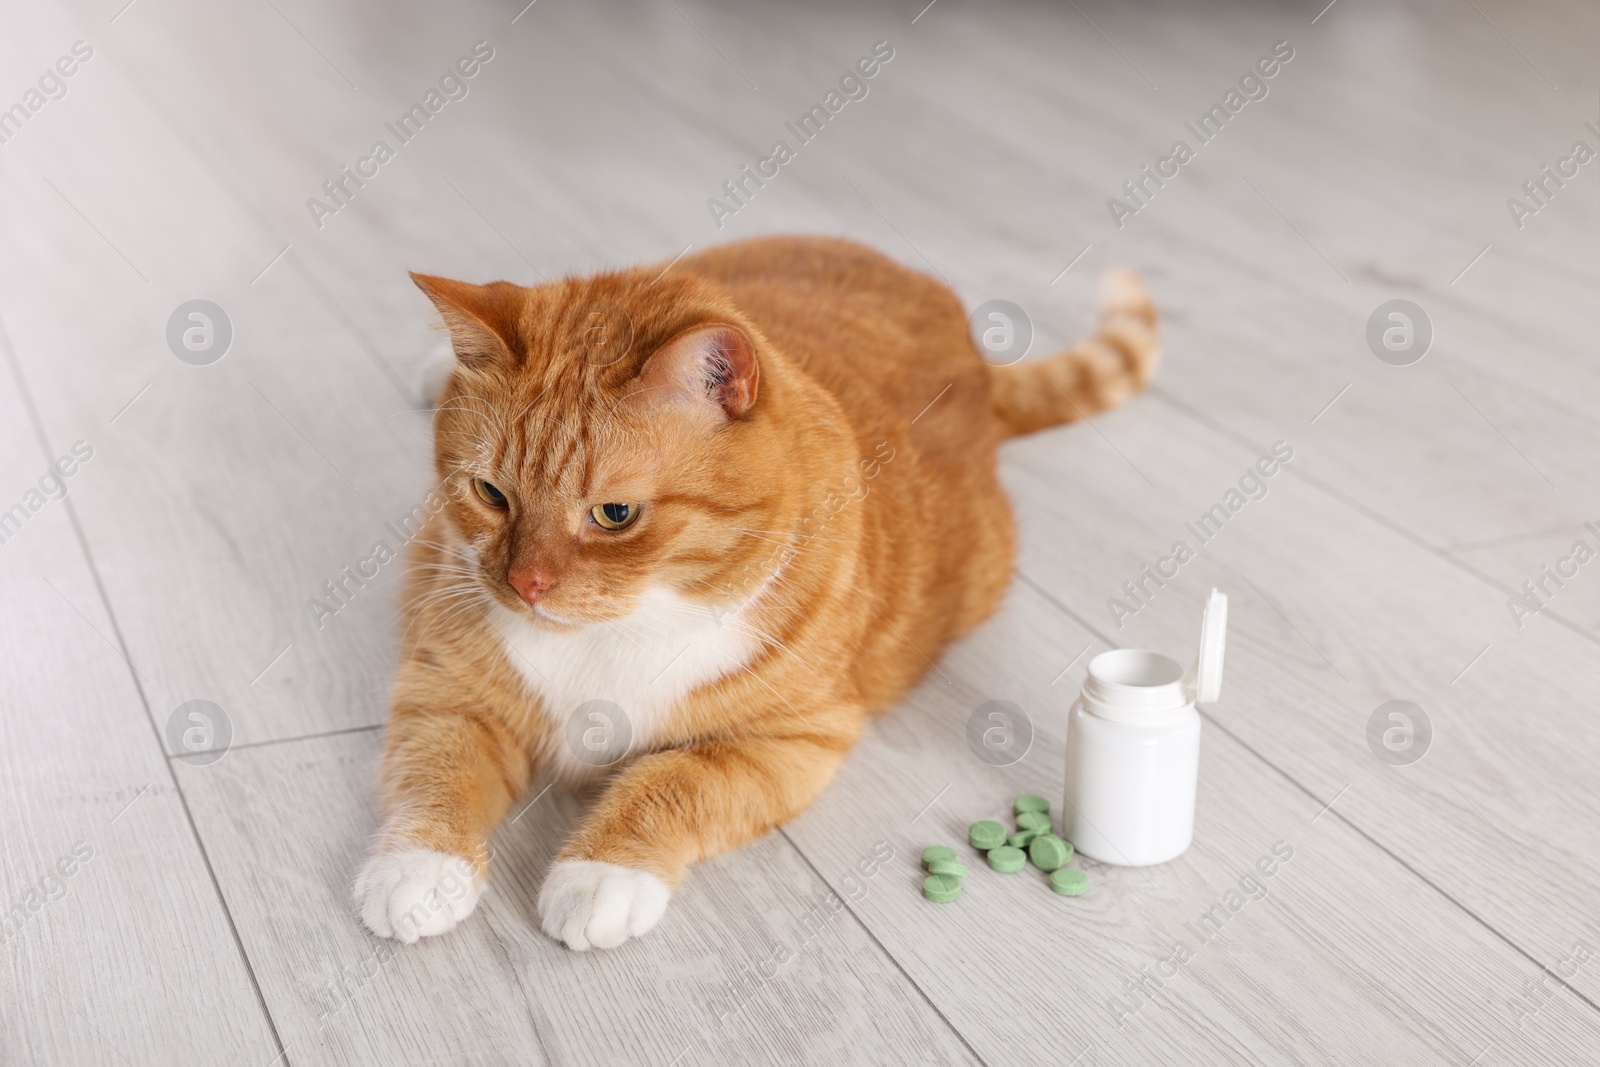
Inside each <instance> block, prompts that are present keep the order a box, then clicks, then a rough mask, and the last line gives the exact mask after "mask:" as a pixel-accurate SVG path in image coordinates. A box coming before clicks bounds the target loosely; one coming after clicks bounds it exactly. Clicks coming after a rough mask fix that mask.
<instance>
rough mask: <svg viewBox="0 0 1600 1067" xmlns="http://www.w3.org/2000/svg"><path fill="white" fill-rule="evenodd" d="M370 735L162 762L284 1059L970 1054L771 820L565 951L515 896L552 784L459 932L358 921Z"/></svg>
mask: <svg viewBox="0 0 1600 1067" xmlns="http://www.w3.org/2000/svg"><path fill="white" fill-rule="evenodd" d="M379 747H380V738H379V736H378V734H377V733H376V732H374V731H361V732H357V733H352V734H346V735H342V736H339V737H328V738H315V739H310V740H305V741H297V742H289V743H283V744H274V745H268V746H265V747H260V748H254V749H247V750H245V751H242V752H235V753H231V754H230V755H229V758H228V759H226V760H224V761H222V762H220V763H217V764H213V765H211V766H207V767H188V766H181V767H180V768H179V773H180V779H181V781H182V784H183V787H184V790H185V792H186V793H188V794H189V795H190V796H191V797H193V798H194V808H195V812H196V820H197V822H198V823H199V825H200V829H201V833H202V836H203V837H204V839H205V842H206V848H207V850H208V852H209V853H210V855H211V856H212V859H213V862H214V864H215V866H216V869H217V874H218V878H219V879H220V880H221V882H222V884H223V886H224V887H225V891H226V894H227V897H228V904H229V907H230V908H231V909H232V911H233V914H234V915H235V916H236V917H237V920H238V923H239V929H240V935H241V936H242V937H243V939H244V941H245V944H246V946H247V947H248V948H249V950H250V953H251V958H252V959H253V960H255V961H256V966H257V969H258V973H259V974H260V976H261V983H262V990H263V992H264V993H265V995H266V998H267V1003H268V1004H269V1005H270V1006H271V1009H272V1013H273V1017H274V1018H275V1019H276V1020H277V1024H278V1028H279V1032H280V1033H282V1035H283V1040H284V1044H285V1046H286V1048H287V1049H288V1050H289V1059H290V1060H291V1062H293V1063H296V1064H310V1063H372V1062H408V1063H410V1062H444V1063H463V1062H473V1063H503V1062H508V1061H516V1062H519V1063H524V1062H538V1063H620V1062H630V1063H633V1062H642V1063H655V1064H668V1063H672V1062H678V1063H729V1064H744V1063H772V1062H787V1061H796V1060H801V1059H807V1060H811V1059H816V1058H819V1057H821V1058H827V1057H838V1058H848V1057H851V1056H853V1055H857V1054H859V1053H860V1051H861V1050H863V1049H868V1048H873V1049H881V1050H885V1054H886V1055H888V1056H890V1057H892V1058H893V1059H895V1060H897V1061H900V1062H918V1063H975V1062H977V1060H976V1058H975V1057H974V1056H973V1054H972V1053H971V1052H970V1051H969V1050H968V1049H967V1047H966V1046H965V1045H964V1044H963V1042H962V1039H961V1038H960V1037H959V1036H958V1035H957V1034H956V1033H955V1032H954V1031H953V1030H951V1028H950V1027H949V1026H948V1025H947V1024H946V1023H945V1022H944V1021H943V1020H942V1019H941V1018H940V1017H939V1015H938V1013H937V1012H936V1011H935V1010H934V1008H933V1007H931V1006H930V1005H929V1003H928V1002H927V1001H926V1000H925V999H924V997H923V995H922V993H920V992H919V991H918V989H917V987H916V986H915V985H913V984H912V983H911V982H910V981H909V980H907V979H906V978H905V977H904V976H903V975H901V974H900V973H899V972H898V971H897V970H896V968H895V964H894V961H893V960H892V959H891V958H890V957H888V956H887V955H886V954H885V953H884V951H883V949H882V948H880V947H879V946H878V945H877V944H875V943H874V941H873V940H872V938H871V936H870V935H869V934H868V932H867V931H866V930H865V929H863V928H862V927H861V925H860V924H859V923H858V922H857V921H856V919H855V918H854V917H853V916H852V915H850V914H849V913H847V912H845V911H844V910H843V909H842V908H841V907H840V905H839V902H838V900H837V899H836V898H831V897H830V896H829V893H830V891H829V889H828V887H827V884H826V883H825V882H824V881H823V876H822V875H820V874H819V873H817V871H816V870H814V869H813V868H812V867H811V865H810V864H809V863H808V862H807V861H806V860H804V859H803V858H802V857H801V856H799V855H798V854H797V853H796V852H795V850H794V849H793V847H792V846H791V845H790V844H789V843H788V842H787V841H786V840H785V839H784V838H783V837H782V836H780V835H772V836H769V837H766V838H764V839H763V840H762V841H760V842H759V843H757V844H755V845H753V846H751V847H750V848H747V849H742V850H740V851H739V852H737V853H735V854H733V855H730V856H726V857H723V858H721V859H717V860H713V861H711V862H709V863H706V864H703V865H701V866H700V867H698V868H696V870H695V871H694V872H693V873H692V874H691V876H690V878H689V880H688V881H687V882H685V884H684V886H683V888H682V889H681V890H680V891H679V892H678V893H677V894H676V895H675V896H674V898H673V901H672V904H671V906H670V907H669V909H668V912H667V915H666V918H664V919H663V920H662V922H661V924H660V925H659V926H657V927H656V929H655V930H653V931H652V932H651V934H650V936H649V937H647V938H644V939H641V940H638V941H634V942H630V943H628V944H627V945H626V946H624V947H622V948H619V949H616V950H613V951H607V952H591V953H584V954H579V953H574V952H571V951H568V950H567V949H565V948H563V947H561V946H560V945H558V944H556V943H555V942H553V941H551V940H550V939H549V938H547V937H545V935H544V934H543V933H542V932H541V931H540V929H539V926H538V920H537V917H536V915H535V912H534V899H535V897H536V895H537V892H538V887H539V883H540V882H541V881H542V879H543V876H544V871H545V869H546V867H548V865H549V864H550V862H551V861H552V860H553V859H554V858H555V853H556V851H557V849H558V848H559V847H560V844H561V841H562V840H563V838H564V837H565V836H566V834H567V833H568V832H569V831H570V830H571V829H572V828H573V825H574V822H575V819H576V817H577V815H578V814H579V811H580V808H581V805H580V803H579V802H578V801H577V799H576V798H573V797H571V796H564V795H562V794H560V793H558V792H555V791H552V792H550V793H548V794H546V795H544V796H543V797H542V798H539V799H537V802H536V803H534V804H533V805H532V807H531V808H529V807H528V806H527V805H524V806H523V807H522V808H520V809H519V810H518V813H517V814H516V815H514V816H513V820H514V821H513V822H510V823H508V825H506V826H505V827H503V828H502V830H501V832H500V833H499V834H498V835H497V836H496V839H495V841H494V845H493V847H494V849H495V853H494V859H493V864H494V869H493V872H492V874H491V876H490V877H491V880H490V888H489V891H488V892H487V893H486V894H485V896H484V898H483V900H482V902H481V903H480V904H479V905H478V909H477V911H475V912H474V913H473V915H472V916H471V917H470V918H469V919H468V920H467V921H466V922H465V923H463V924H462V925H461V926H460V927H458V928H457V929H456V930H454V931H452V932H451V933H450V934H448V935H446V936H443V937H439V938H429V939H425V940H423V941H421V942H418V943H417V944H416V945H411V946H405V945H398V944H396V943H394V942H390V941H385V940H382V939H380V938H377V937H374V936H372V935H371V934H368V933H367V932H366V931H365V930H364V929H362V927H361V925H360V923H359V922H357V921H356V919H355V915H354V910H353V906H352V905H351V903H350V900H349V882H350V877H351V872H352V870H353V864H354V863H355V861H356V859H357V858H358V857H359V856H360V854H361V852H362V850H363V848H364V847H365V842H366V839H367V837H368V836H369V834H370V833H371V831H372V829H373V827H374V820H375V818H376V812H375V810H374V809H373V797H372V789H371V780H372V778H373V777H374V775H375V774H376V768H377V759H378V753H379ZM534 795H535V797H537V796H538V794H537V792H536V793H535V794H534ZM876 843H877V842H876V839H874V840H872V841H865V842H863V844H862V849H863V851H862V854H861V855H859V856H858V855H855V854H853V853H852V854H848V855H845V856H844V857H842V858H841V859H840V860H839V863H840V864H843V865H844V866H842V867H840V868H839V873H844V872H846V871H849V870H851V869H853V868H854V865H855V864H856V863H857V862H858V861H860V860H862V859H866V860H868V861H871V860H872V859H873V852H872V847H871V846H872V845H874V844H876ZM906 862H907V860H906V858H905V857H904V856H902V857H900V859H899V860H897V861H895V863H894V864H892V865H890V866H886V867H884V868H883V869H882V871H881V873H879V874H877V876H876V877H872V878H864V877H861V876H860V874H859V872H857V876H858V879H859V882H860V885H861V886H862V890H861V892H862V893H864V894H865V896H866V897H868V898H870V897H871V896H873V895H884V896H889V895H892V894H895V893H898V892H899V889H900V887H899V886H898V882H899V881H900V873H899V872H900V869H901V868H903V866H904V864H905V863H906ZM891 867H893V868H894V869H891ZM824 871H826V872H827V873H828V874H833V873H834V872H833V871H832V870H828V868H826V867H825V868H824ZM891 886H892V887H893V888H891Z"/></svg>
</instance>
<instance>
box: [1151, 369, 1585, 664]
mask: <svg viewBox="0 0 1600 1067" xmlns="http://www.w3.org/2000/svg"><path fill="white" fill-rule="evenodd" d="M1146 391H1147V392H1149V393H1150V394H1151V395H1152V396H1154V397H1155V398H1156V399H1158V400H1160V401H1162V402H1163V403H1165V404H1167V405H1168V406H1170V407H1171V408H1172V409H1173V410H1175V411H1177V412H1179V413H1180V414H1183V415H1187V416H1188V417H1189V418H1190V419H1191V420H1193V421H1194V422H1196V423H1198V424H1199V425H1200V426H1201V427H1203V428H1204V429H1207V430H1210V431H1211V432H1213V433H1215V434H1217V435H1219V436H1220V437H1222V438H1223V439H1224V440H1226V441H1228V442H1230V443H1232V444H1235V445H1238V446H1240V447H1241V448H1248V449H1255V448H1256V447H1257V446H1256V445H1255V444H1254V443H1253V442H1251V441H1250V439H1249V438H1247V437H1245V436H1244V435H1243V434H1240V433H1236V432H1234V431H1233V430H1230V429H1229V428H1227V427H1226V426H1223V425H1222V424H1221V423H1219V422H1217V421H1216V420H1215V419H1212V418H1211V417H1209V416H1207V415H1205V414H1204V413H1202V412H1200V411H1199V410H1197V409H1195V408H1194V407H1192V406H1190V405H1189V404H1187V403H1185V402H1184V401H1182V400H1179V399H1178V398H1177V397H1175V396H1173V395H1172V394H1171V393H1169V392H1167V391H1165V390H1163V389H1159V388H1157V387H1155V386H1151V387H1149V388H1148V389H1147V390H1146ZM1283 469H1284V470H1285V471H1287V472H1288V473H1289V475H1290V476H1291V477H1294V478H1297V479H1299V480H1300V481H1301V482H1303V483H1304V484H1306V485H1308V486H1310V487H1311V488H1313V489H1315V490H1317V491H1318V492H1320V493H1322V494H1323V495H1324V496H1326V497H1327V498H1328V499H1329V500H1332V501H1333V502H1335V503H1337V504H1340V505H1342V506H1344V507H1347V508H1349V509H1350V510H1351V511H1353V512H1355V513H1356V514H1358V515H1360V516H1362V517H1363V518H1365V519H1367V520H1369V521H1370V522H1374V523H1376V524H1377V525H1379V526H1381V527H1383V528H1384V529H1385V530H1388V531H1389V532H1390V533H1393V534H1398V535H1399V536H1401V537H1403V538H1405V539H1406V540H1407V541H1409V542H1411V544H1413V545H1415V546H1416V547H1418V548H1420V549H1422V550H1423V551H1425V552H1427V553H1428V554H1429V555H1431V556H1434V557H1435V558H1437V559H1439V560H1442V561H1444V562H1445V563H1448V564H1449V565H1450V566H1452V567H1454V568H1455V569H1456V570H1458V571H1460V572H1461V573H1463V574H1465V575H1467V576H1468V577H1470V578H1472V579H1473V580H1474V581H1477V582H1478V583H1480V584H1482V585H1486V586H1488V587H1489V588H1490V589H1493V590H1494V591H1495V592H1497V593H1504V594H1506V595H1508V596H1517V595H1519V591H1518V590H1516V589H1513V588H1511V587H1510V586H1507V585H1502V584H1501V583H1500V582H1499V581H1498V580H1497V579H1495V578H1492V577H1490V576H1489V575H1487V574H1484V573H1483V572H1482V571H1480V570H1478V569H1477V568H1476V567H1474V566H1472V564H1470V563H1468V562H1467V561H1466V560H1464V559H1462V558H1461V557H1459V556H1457V555H1456V554H1455V553H1454V552H1453V551H1452V550H1451V549H1449V548H1447V547H1445V546H1443V545H1435V544H1433V543H1431V542H1430V541H1428V540H1427V539H1426V538H1424V537H1423V536H1422V535H1421V534H1418V533H1415V532H1413V531H1412V530H1410V529H1408V528H1407V527H1406V526H1404V525H1403V524H1402V523H1400V522H1398V521H1396V520H1394V519H1392V518H1390V517H1389V516H1387V515H1385V514H1383V513H1382V512H1380V511H1377V510H1374V509H1373V508H1371V507H1369V506H1368V505H1366V504H1363V503H1362V502H1361V501H1359V500H1357V499H1356V498H1354V497H1352V496H1349V495H1348V494H1346V493H1344V492H1343V491H1341V490H1339V489H1337V488H1335V487H1334V486H1332V485H1330V484H1328V483H1327V482H1325V481H1323V480H1322V479H1321V478H1318V477H1317V476H1316V475H1314V474H1308V473H1307V472H1306V471H1305V470H1304V469H1302V468H1300V467H1298V466H1289V465H1288V464H1285V465H1284V467H1283ZM1570 528H1571V527H1562V528H1561V529H1570ZM1557 532H1559V531H1557ZM1529 536H1530V537H1531V536H1533V535H1529ZM1539 614H1540V616H1541V617H1546V618H1549V619H1551V620H1553V621H1555V622H1557V623H1559V624H1560V625H1561V626H1562V627H1564V628H1565V629H1567V630H1569V631H1571V632H1572V633H1573V634H1575V635H1577V636H1578V637H1581V638H1583V639H1584V640H1585V641H1588V642H1589V643H1590V644H1593V645H1600V634H1596V633H1594V632H1592V631H1590V630H1589V629H1587V628H1586V627H1584V626H1582V625H1581V624H1579V623H1576V622H1574V621H1572V620H1571V619H1570V618H1568V617H1567V616H1565V615H1562V614H1561V612H1560V611H1559V610H1557V609H1554V608H1549V607H1546V608H1544V609H1543V610H1541V611H1540V612H1539Z"/></svg>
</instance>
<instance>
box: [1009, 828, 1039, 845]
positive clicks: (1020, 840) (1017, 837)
mask: <svg viewBox="0 0 1600 1067" xmlns="http://www.w3.org/2000/svg"><path fill="white" fill-rule="evenodd" d="M1042 833H1044V831H1043V830H1018V831H1017V832H1016V833H1014V834H1012V835H1011V836H1010V837H1008V838H1006V844H1008V845H1010V846H1011V847H1012V848H1027V847H1028V842H1030V841H1032V840H1033V839H1034V838H1036V837H1038V836H1039V835H1040V834H1042Z"/></svg>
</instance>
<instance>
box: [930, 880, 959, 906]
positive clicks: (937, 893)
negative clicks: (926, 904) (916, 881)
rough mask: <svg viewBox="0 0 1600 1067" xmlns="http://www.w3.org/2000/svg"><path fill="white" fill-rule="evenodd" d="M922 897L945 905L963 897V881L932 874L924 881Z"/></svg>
mask: <svg viewBox="0 0 1600 1067" xmlns="http://www.w3.org/2000/svg"><path fill="white" fill-rule="evenodd" d="M922 895H923V896H925V897H927V898H928V899H929V900H932V901H937V902H938V903H940V904H944V903H946V902H948V901H952V900H954V899H956V897H959V896H960V895H961V879H959V878H952V877H950V876H949V875H948V874H930V875H928V877H926V878H924V879H923V880H922Z"/></svg>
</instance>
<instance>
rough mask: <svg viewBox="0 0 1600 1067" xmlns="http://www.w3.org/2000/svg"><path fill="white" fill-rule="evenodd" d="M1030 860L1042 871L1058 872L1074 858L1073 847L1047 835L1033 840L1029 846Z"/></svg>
mask: <svg viewBox="0 0 1600 1067" xmlns="http://www.w3.org/2000/svg"><path fill="white" fill-rule="evenodd" d="M1028 858H1029V859H1031V860H1033V865H1034V866H1035V867H1037V868H1039V869H1040V870H1041V871H1056V870H1060V869H1061V868H1062V867H1065V866H1066V865H1067V861H1068V860H1070V859H1071V858H1072V846H1071V845H1069V844H1067V843H1066V842H1065V841H1063V840H1061V838H1059V837H1053V836H1050V835H1045V836H1042V837H1036V838H1034V839H1033V843H1032V844H1031V845H1029V846H1028Z"/></svg>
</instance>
